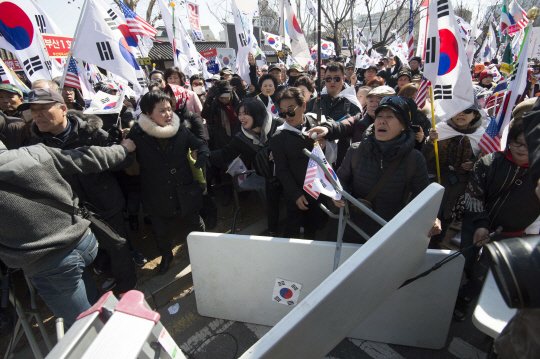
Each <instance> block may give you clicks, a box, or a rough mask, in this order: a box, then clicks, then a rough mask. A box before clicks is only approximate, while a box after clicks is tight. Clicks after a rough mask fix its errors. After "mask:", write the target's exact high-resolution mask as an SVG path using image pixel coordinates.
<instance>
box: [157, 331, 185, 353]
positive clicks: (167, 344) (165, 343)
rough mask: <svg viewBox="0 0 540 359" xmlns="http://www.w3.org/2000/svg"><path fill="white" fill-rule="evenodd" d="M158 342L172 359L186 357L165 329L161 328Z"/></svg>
mask: <svg viewBox="0 0 540 359" xmlns="http://www.w3.org/2000/svg"><path fill="white" fill-rule="evenodd" d="M158 342H159V344H161V346H162V347H163V350H165V351H166V352H167V354H169V355H170V356H171V358H173V359H187V358H186V356H185V355H184V353H182V351H181V350H180V348H178V345H176V342H175V341H174V340H173V338H172V337H171V335H170V334H169V332H167V329H165V328H163V330H162V331H161V334H160V335H159V338H158Z"/></svg>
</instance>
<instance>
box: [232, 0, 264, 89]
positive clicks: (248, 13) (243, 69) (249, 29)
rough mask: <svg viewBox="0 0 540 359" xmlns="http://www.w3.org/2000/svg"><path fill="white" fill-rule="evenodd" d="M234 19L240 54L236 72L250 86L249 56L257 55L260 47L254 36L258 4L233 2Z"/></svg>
mask: <svg viewBox="0 0 540 359" xmlns="http://www.w3.org/2000/svg"><path fill="white" fill-rule="evenodd" d="M231 4H232V12H233V17H234V28H235V30H236V42H237V45H238V53H237V54H236V59H237V60H236V72H237V73H238V74H239V75H240V77H241V78H242V80H244V81H246V82H247V83H248V85H250V84H251V79H250V77H249V62H248V54H249V53H250V52H251V53H252V54H253V56H256V55H257V49H258V47H259V45H258V44H257V40H256V39H255V35H254V34H253V14H254V12H255V10H256V5H257V2H254V1H251V0H231Z"/></svg>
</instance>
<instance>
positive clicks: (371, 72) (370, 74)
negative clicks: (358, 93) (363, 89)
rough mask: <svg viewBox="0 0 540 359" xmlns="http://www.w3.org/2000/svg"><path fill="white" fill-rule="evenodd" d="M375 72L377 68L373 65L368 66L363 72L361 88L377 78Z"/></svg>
mask: <svg viewBox="0 0 540 359" xmlns="http://www.w3.org/2000/svg"><path fill="white" fill-rule="evenodd" d="M377 71H378V70H377V66H375V65H371V66H369V67H368V68H367V69H366V71H365V72H364V83H363V84H362V86H366V85H367V84H368V83H369V81H371V80H373V79H374V78H375V77H377Z"/></svg>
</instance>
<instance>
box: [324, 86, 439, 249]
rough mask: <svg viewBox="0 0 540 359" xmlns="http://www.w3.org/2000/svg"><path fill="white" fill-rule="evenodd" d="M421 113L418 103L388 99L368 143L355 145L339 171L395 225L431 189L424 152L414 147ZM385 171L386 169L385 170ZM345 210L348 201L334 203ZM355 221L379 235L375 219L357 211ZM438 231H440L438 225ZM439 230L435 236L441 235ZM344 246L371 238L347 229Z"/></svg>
mask: <svg viewBox="0 0 540 359" xmlns="http://www.w3.org/2000/svg"><path fill="white" fill-rule="evenodd" d="M415 111H416V104H415V103H414V101H413V100H412V99H409V98H404V97H399V96H387V97H384V98H383V99H381V101H380V103H379V106H378V107H377V109H376V110H375V113H376V116H375V121H374V123H373V124H371V125H370V126H369V127H368V129H367V130H366V133H365V135H364V139H363V140H362V142H359V143H354V144H353V145H352V146H351V147H350V148H349V150H348V151H347V155H346V156H345V159H344V160H343V163H342V165H341V167H340V168H339V169H338V170H337V171H336V174H337V176H338V178H339V181H340V183H342V185H343V189H344V190H346V191H347V192H348V193H350V194H352V196H354V197H355V198H358V199H361V200H363V201H369V203H370V204H371V208H372V210H373V211H374V212H375V213H376V214H378V215H379V216H381V217H382V218H383V219H385V220H387V221H390V220H391V219H392V218H393V217H394V216H395V215H396V214H398V213H399V211H401V210H402V209H403V208H404V207H405V206H406V205H407V203H408V200H409V198H414V197H416V196H417V195H418V194H419V193H420V192H422V191H423V190H424V189H425V188H426V187H427V186H429V178H428V172H427V167H426V162H425V160H424V157H423V156H422V154H421V153H420V152H419V151H417V150H415V149H414V143H415V141H414V132H413V131H412V130H411V128H410V123H411V114H412V113H414V112H415ZM381 167H382V169H381ZM386 171H393V172H392V175H391V176H390V177H389V178H388V180H387V181H386V182H385V184H384V186H382V188H381V189H380V190H379V191H378V192H377V193H372V190H373V188H374V187H375V186H376V184H377V182H379V180H380V179H381V177H383V175H384V174H385V172H386ZM333 202H334V204H335V205H336V206H337V207H342V206H343V205H344V202H343V201H342V200H340V201H336V200H333ZM351 219H352V221H353V222H354V223H355V224H356V225H357V226H358V227H359V228H360V229H362V230H363V231H364V232H366V233H367V234H368V235H370V236H371V235H373V234H375V233H376V232H377V231H378V230H379V229H380V228H381V225H380V224H378V223H376V222H375V221H374V220H373V219H371V218H369V217H368V216H365V215H363V214H362V213H359V212H357V211H355V210H354V209H353V210H351ZM437 228H438V227H437ZM437 228H434V229H432V230H431V231H430V233H429V234H428V235H429V236H431V235H433V234H435V233H438V229H437ZM336 234H337V221H336V220H333V221H332V223H331V227H330V230H329V231H328V237H327V240H329V241H335V240H336V238H335V237H336ZM343 241H344V242H352V243H365V241H366V240H365V239H364V238H363V237H362V236H360V235H359V234H358V233H357V232H356V231H354V230H352V228H351V227H350V226H347V227H346V228H345V233H344V235H343Z"/></svg>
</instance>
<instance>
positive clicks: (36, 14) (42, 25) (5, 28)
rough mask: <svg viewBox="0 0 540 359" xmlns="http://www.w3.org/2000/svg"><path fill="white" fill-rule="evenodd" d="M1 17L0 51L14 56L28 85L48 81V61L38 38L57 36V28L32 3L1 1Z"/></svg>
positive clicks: (29, 1)
mask: <svg viewBox="0 0 540 359" xmlns="http://www.w3.org/2000/svg"><path fill="white" fill-rule="evenodd" d="M0 14H4V15H5V16H4V19H9V24H5V23H3V21H5V20H0V48H3V49H5V50H8V51H10V52H11V53H13V54H15V56H17V58H18V60H19V62H20V64H21V66H22V67H23V69H24V72H25V73H26V76H27V77H28V79H29V80H30V81H31V82H34V81H36V80H39V79H49V80H50V79H51V78H52V76H51V73H50V70H51V67H52V64H51V60H50V58H49V55H48V53H47V49H46V48H45V44H44V42H43V38H42V37H41V34H44V33H49V34H51V33H55V32H60V30H59V29H58V27H57V26H56V24H54V22H52V20H51V19H50V18H49V17H48V16H47V14H45V12H44V11H43V10H42V9H41V8H40V7H39V6H38V5H37V4H36V3H35V2H33V1H31V0H17V1H15V2H13V1H2V0H0Z"/></svg>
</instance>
